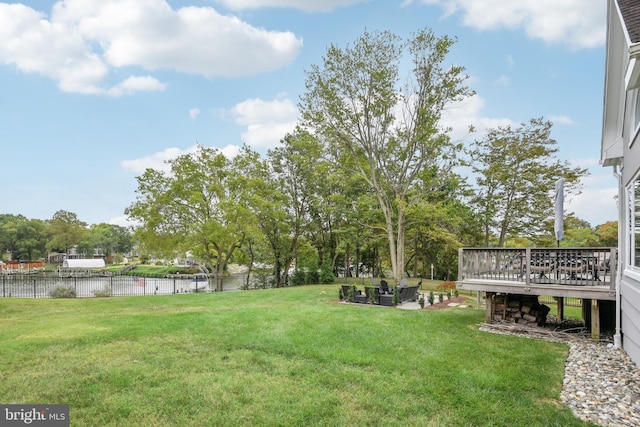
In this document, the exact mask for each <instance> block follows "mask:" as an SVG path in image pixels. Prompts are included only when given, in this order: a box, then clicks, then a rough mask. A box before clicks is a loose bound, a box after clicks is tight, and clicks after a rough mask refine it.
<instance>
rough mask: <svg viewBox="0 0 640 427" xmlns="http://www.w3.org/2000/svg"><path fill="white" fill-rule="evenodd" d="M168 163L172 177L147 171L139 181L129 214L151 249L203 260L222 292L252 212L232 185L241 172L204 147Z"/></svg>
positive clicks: (222, 157)
mask: <svg viewBox="0 0 640 427" xmlns="http://www.w3.org/2000/svg"><path fill="white" fill-rule="evenodd" d="M168 163H169V165H170V166H171V171H170V172H169V173H166V172H162V171H158V170H155V169H147V170H146V171H145V172H144V174H142V175H141V176H139V177H137V180H138V189H137V190H136V193H137V194H138V195H137V198H136V201H135V202H134V203H133V204H132V205H131V206H130V207H129V208H127V210H126V213H127V214H128V215H129V217H130V218H131V219H133V220H136V221H138V222H140V224H141V225H140V228H139V236H140V238H141V241H142V242H143V243H145V244H146V245H147V246H151V247H159V248H164V249H165V252H168V250H169V249H171V248H172V249H173V250H176V249H181V250H183V251H185V252H187V251H189V252H191V253H193V254H194V255H195V256H197V257H200V258H201V259H203V260H204V262H205V265H206V266H207V267H208V268H209V269H210V270H213V271H215V274H216V289H217V290H218V291H221V290H222V276H223V272H224V270H225V268H226V265H227V263H228V261H229V259H230V258H231V256H232V255H233V252H234V251H235V250H236V249H237V248H239V247H240V246H241V245H242V243H243V241H244V238H245V233H244V227H245V225H246V213H247V211H246V207H245V206H244V205H243V204H242V203H241V202H240V198H239V196H238V193H237V191H235V190H236V189H237V187H236V186H235V185H233V180H234V179H235V176H236V171H235V169H234V168H233V164H232V162H231V161H230V160H229V159H227V158H226V157H225V156H224V155H223V154H222V153H221V152H220V151H219V150H217V149H215V148H206V147H202V146H199V147H198V149H197V150H196V151H195V152H193V153H190V154H185V155H183V156H180V157H178V158H177V159H175V160H171V161H169V162H168Z"/></svg>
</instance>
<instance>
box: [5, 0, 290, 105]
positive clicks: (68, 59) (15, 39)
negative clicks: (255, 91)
mask: <svg viewBox="0 0 640 427" xmlns="http://www.w3.org/2000/svg"><path fill="white" fill-rule="evenodd" d="M301 48H302V40H301V39H299V38H297V37H296V36H295V35H294V34H292V33H290V32H278V31H268V30H266V29H264V28H258V27H253V26H251V25H249V24H247V23H245V22H243V21H241V20H240V19H238V18H236V17H233V16H226V15H221V14H219V13H218V12H217V11H216V10H214V9H213V8H211V7H193V6H191V7H183V8H179V9H175V10H174V9H172V7H171V6H170V5H169V4H168V3H167V2H166V0H145V1H139V0H61V1H59V2H57V3H55V4H54V6H53V8H52V10H51V15H50V16H46V15H45V13H44V12H42V11H37V10H34V9H32V8H30V7H27V6H24V5H21V4H11V5H9V4H4V3H0V64H6V65H13V66H15V67H16V68H17V69H19V70H21V71H25V72H31V73H37V74H41V75H44V76H47V77H49V78H51V79H53V80H55V81H57V82H58V87H59V88H60V90H62V91H65V92H73V93H82V94H101V95H109V96H121V95H125V94H130V93H133V92H135V91H138V90H147V91H148V90H164V89H165V85H164V84H162V83H160V82H159V81H158V80H157V79H155V78H154V77H152V76H146V77H139V76H130V77H128V78H125V79H124V80H123V81H122V82H121V83H117V84H115V85H112V86H111V87H109V84H108V83H107V79H108V77H109V74H110V72H111V71H112V70H113V69H114V68H123V67H140V68H143V69H145V70H159V69H169V70H174V71H177V72H182V73H192V74H200V75H203V76H207V77H214V76H222V77H236V76H246V75H255V74H259V73H263V72H267V71H273V70H276V69H278V68H281V67H283V66H286V65H288V64H290V63H292V62H293V60H294V59H295V58H296V57H297V55H298V53H299V51H300V49H301Z"/></svg>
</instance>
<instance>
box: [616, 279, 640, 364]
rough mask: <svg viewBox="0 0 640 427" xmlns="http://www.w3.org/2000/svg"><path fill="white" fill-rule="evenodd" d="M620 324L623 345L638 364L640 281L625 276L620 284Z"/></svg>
mask: <svg viewBox="0 0 640 427" xmlns="http://www.w3.org/2000/svg"><path fill="white" fill-rule="evenodd" d="M620 292H621V297H622V298H621V303H620V305H621V311H622V313H621V326H622V330H623V331H624V336H623V347H624V350H625V351H626V352H627V354H629V356H630V357H631V359H632V360H633V361H635V362H636V364H637V365H640V322H638V319H640V309H639V308H640V282H637V281H635V280H633V279H631V278H629V277H627V276H625V277H624V278H623V279H622V283H621V284H620Z"/></svg>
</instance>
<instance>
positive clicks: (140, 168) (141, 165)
mask: <svg viewBox="0 0 640 427" xmlns="http://www.w3.org/2000/svg"><path fill="white" fill-rule="evenodd" d="M196 150H197V145H194V146H193V147H190V148H187V149H186V150H181V149H180V148H175V147H171V148H166V149H164V150H162V151H158V152H157V153H153V154H149V155H148V156H144V157H141V158H139V159H133V160H123V161H122V162H120V166H121V167H122V169H125V170H130V171H133V172H135V173H139V174H142V173H144V171H145V170H147V169H155V170H159V171H162V172H168V171H170V170H171V167H170V166H169V165H168V164H167V163H166V162H167V160H173V159H176V158H178V157H180V156H182V155H184V154H188V153H193V152H195V151H196Z"/></svg>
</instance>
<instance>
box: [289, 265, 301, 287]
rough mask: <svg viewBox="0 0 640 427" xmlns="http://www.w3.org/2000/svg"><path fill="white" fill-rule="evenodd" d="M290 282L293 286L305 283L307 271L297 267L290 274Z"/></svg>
mask: <svg viewBox="0 0 640 427" xmlns="http://www.w3.org/2000/svg"><path fill="white" fill-rule="evenodd" d="M289 283H291V286H298V285H304V284H305V272H304V271H302V270H298V269H296V270H295V271H294V272H293V274H292V275H291V276H289Z"/></svg>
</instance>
